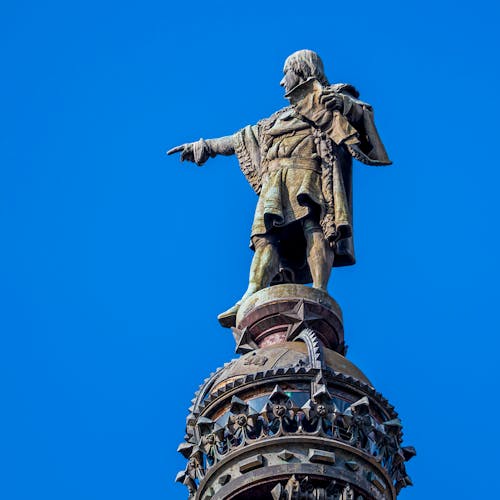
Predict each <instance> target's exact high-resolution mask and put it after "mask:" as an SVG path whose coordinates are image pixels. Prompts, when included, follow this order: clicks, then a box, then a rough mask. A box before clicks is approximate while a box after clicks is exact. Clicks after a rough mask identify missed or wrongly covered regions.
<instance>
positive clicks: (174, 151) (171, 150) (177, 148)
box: [167, 144, 185, 155]
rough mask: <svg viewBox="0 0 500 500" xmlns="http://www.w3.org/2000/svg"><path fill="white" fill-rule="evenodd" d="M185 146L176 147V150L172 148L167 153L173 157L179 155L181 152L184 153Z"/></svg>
mask: <svg viewBox="0 0 500 500" xmlns="http://www.w3.org/2000/svg"><path fill="white" fill-rule="evenodd" d="M184 148H185V144H183V145H182V146H176V147H175V148H172V149H170V150H168V151H167V155H173V154H174V153H179V152H180V151H184Z"/></svg>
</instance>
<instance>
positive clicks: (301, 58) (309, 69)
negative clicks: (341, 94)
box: [280, 49, 328, 92]
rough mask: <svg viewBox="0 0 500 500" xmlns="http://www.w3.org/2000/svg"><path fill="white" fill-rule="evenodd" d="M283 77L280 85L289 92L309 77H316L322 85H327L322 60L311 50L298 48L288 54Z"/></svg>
mask: <svg viewBox="0 0 500 500" xmlns="http://www.w3.org/2000/svg"><path fill="white" fill-rule="evenodd" d="M283 74H284V76H283V79H282V80H281V82H280V85H281V86H282V87H284V88H285V91H286V92H290V91H291V90H292V89H294V88H295V87H296V86H297V85H300V84H301V83H302V82H305V81H306V80H308V79H309V78H316V79H317V80H318V81H319V82H320V83H321V84H322V85H328V80H327V78H326V76H325V70H324V68H323V61H322V60H321V58H320V57H319V56H318V54H316V52H313V51H312V50H307V49H304V50H298V51H297V52H294V53H293V54H292V55H290V56H288V57H287V59H286V61H285V65H284V67H283Z"/></svg>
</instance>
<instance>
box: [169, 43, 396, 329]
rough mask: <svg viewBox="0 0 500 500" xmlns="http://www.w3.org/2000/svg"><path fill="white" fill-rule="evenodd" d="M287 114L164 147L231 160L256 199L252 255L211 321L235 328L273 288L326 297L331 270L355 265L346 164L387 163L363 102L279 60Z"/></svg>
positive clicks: (299, 58) (313, 66)
mask: <svg viewBox="0 0 500 500" xmlns="http://www.w3.org/2000/svg"><path fill="white" fill-rule="evenodd" d="M283 73H284V76H283V79H282V80H281V82H280V85H282V86H283V87H284V89H285V97H286V98H287V99H288V100H289V101H290V106H288V107H285V108H283V109H280V110H279V111H277V112H276V113H274V114H273V115H272V116H271V117H269V118H265V119H263V120H261V121H259V122H258V123H257V124H256V125H252V126H247V127H245V128H243V129H241V130H239V131H238V132H236V133H235V134H233V135H230V136H227V137H221V138H219V139H208V140H203V139H200V140H199V141H197V142H193V143H188V144H183V145H182V146H177V147H175V148H173V149H171V150H170V151H169V152H168V154H172V153H177V152H181V161H183V160H188V161H192V162H195V163H196V164H197V165H203V164H204V163H205V162H206V161H207V160H208V158H213V157H215V156H217V155H233V154H236V156H237V157H238V160H239V163H240V167H241V170H242V171H243V173H244V175H245V177H246V178H247V180H248V182H249V183H250V184H251V186H252V187H253V189H254V190H255V191H256V193H257V194H258V195H259V201H258V203H257V208H256V210H255V216H254V221H253V225H252V231H251V238H250V246H251V248H252V249H253V250H254V251H255V254H254V257H253V260H252V264H251V267H250V278H249V284H248V288H247V290H246V292H245V293H244V295H243V297H242V299H241V300H240V301H238V302H237V303H236V304H235V305H234V306H233V307H231V308H230V309H228V310H227V311H225V312H224V313H222V314H220V315H219V317H218V318H219V321H220V323H221V324H222V325H223V326H226V327H229V326H234V324H235V319H236V313H237V311H238V308H239V305H240V304H241V302H242V300H244V299H246V298H247V297H249V296H250V295H252V294H253V293H255V292H257V291H258V290H261V289H262V288H265V287H267V286H269V285H270V284H274V283H280V282H281V283H283V282H291V283H311V282H312V284H313V287H315V288H319V289H321V290H326V287H327V284H328V279H329V277H330V272H331V268H332V266H346V265H352V264H354V262H355V259H354V248H353V242H352V184H351V169H352V158H353V157H354V158H356V159H357V160H359V161H361V162H363V163H365V164H368V165H390V163H391V162H390V160H389V158H388V156H387V153H386V151H385V149H384V146H383V144H382V141H381V140H380V138H379V136H378V133H377V130H376V128H375V125H374V121H373V111H372V108H371V106H370V105H369V104H366V103H364V102H362V101H360V100H359V99H358V97H359V93H358V92H357V90H356V89H355V88H354V87H353V86H351V85H348V84H341V83H337V84H334V85H330V84H329V83H328V80H327V78H326V76H325V73H324V69H323V63H322V61H321V59H320V58H319V56H318V55H317V54H316V53H315V52H313V51H311V50H299V51H298V52H295V53H293V54H292V55H291V56H289V57H288V58H287V60H286V61H285V65H284V68H283Z"/></svg>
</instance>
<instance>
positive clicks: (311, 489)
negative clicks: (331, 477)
mask: <svg viewBox="0 0 500 500" xmlns="http://www.w3.org/2000/svg"><path fill="white" fill-rule="evenodd" d="M271 495H272V497H273V500H314V499H322V500H354V499H356V500H363V497H362V496H361V495H358V496H356V497H355V496H354V495H355V492H354V490H353V488H352V487H351V485H350V484H349V483H344V484H339V483H338V482H337V481H330V482H329V483H328V484H326V485H325V484H324V483H321V482H319V481H317V480H312V479H311V478H310V477H309V476H304V477H300V476H296V475H292V476H291V477H290V479H289V480H288V481H287V482H286V484H285V485H283V484H282V483H278V484H277V485H276V486H275V487H274V488H273V490H272V491H271Z"/></svg>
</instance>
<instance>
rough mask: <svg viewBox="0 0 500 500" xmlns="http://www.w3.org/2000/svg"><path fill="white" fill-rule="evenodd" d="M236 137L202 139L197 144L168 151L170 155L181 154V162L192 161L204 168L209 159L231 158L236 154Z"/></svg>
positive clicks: (187, 144) (184, 145)
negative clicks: (216, 157)
mask: <svg viewBox="0 0 500 500" xmlns="http://www.w3.org/2000/svg"><path fill="white" fill-rule="evenodd" d="M234 149H235V138H234V135H228V136H226V137H220V138H219V139H207V140H206V141H205V140H204V139H200V140H199V141H196V142H189V143H186V144H182V145H181V146H176V147H175V148H172V149H170V150H169V151H167V154H168V155H172V154H174V153H181V161H191V162H193V163H196V165H198V166H200V167H201V166H202V165H203V164H204V163H205V162H206V161H207V160H208V159H209V158H214V157H215V156H217V155H224V156H229V155H232V154H234Z"/></svg>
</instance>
